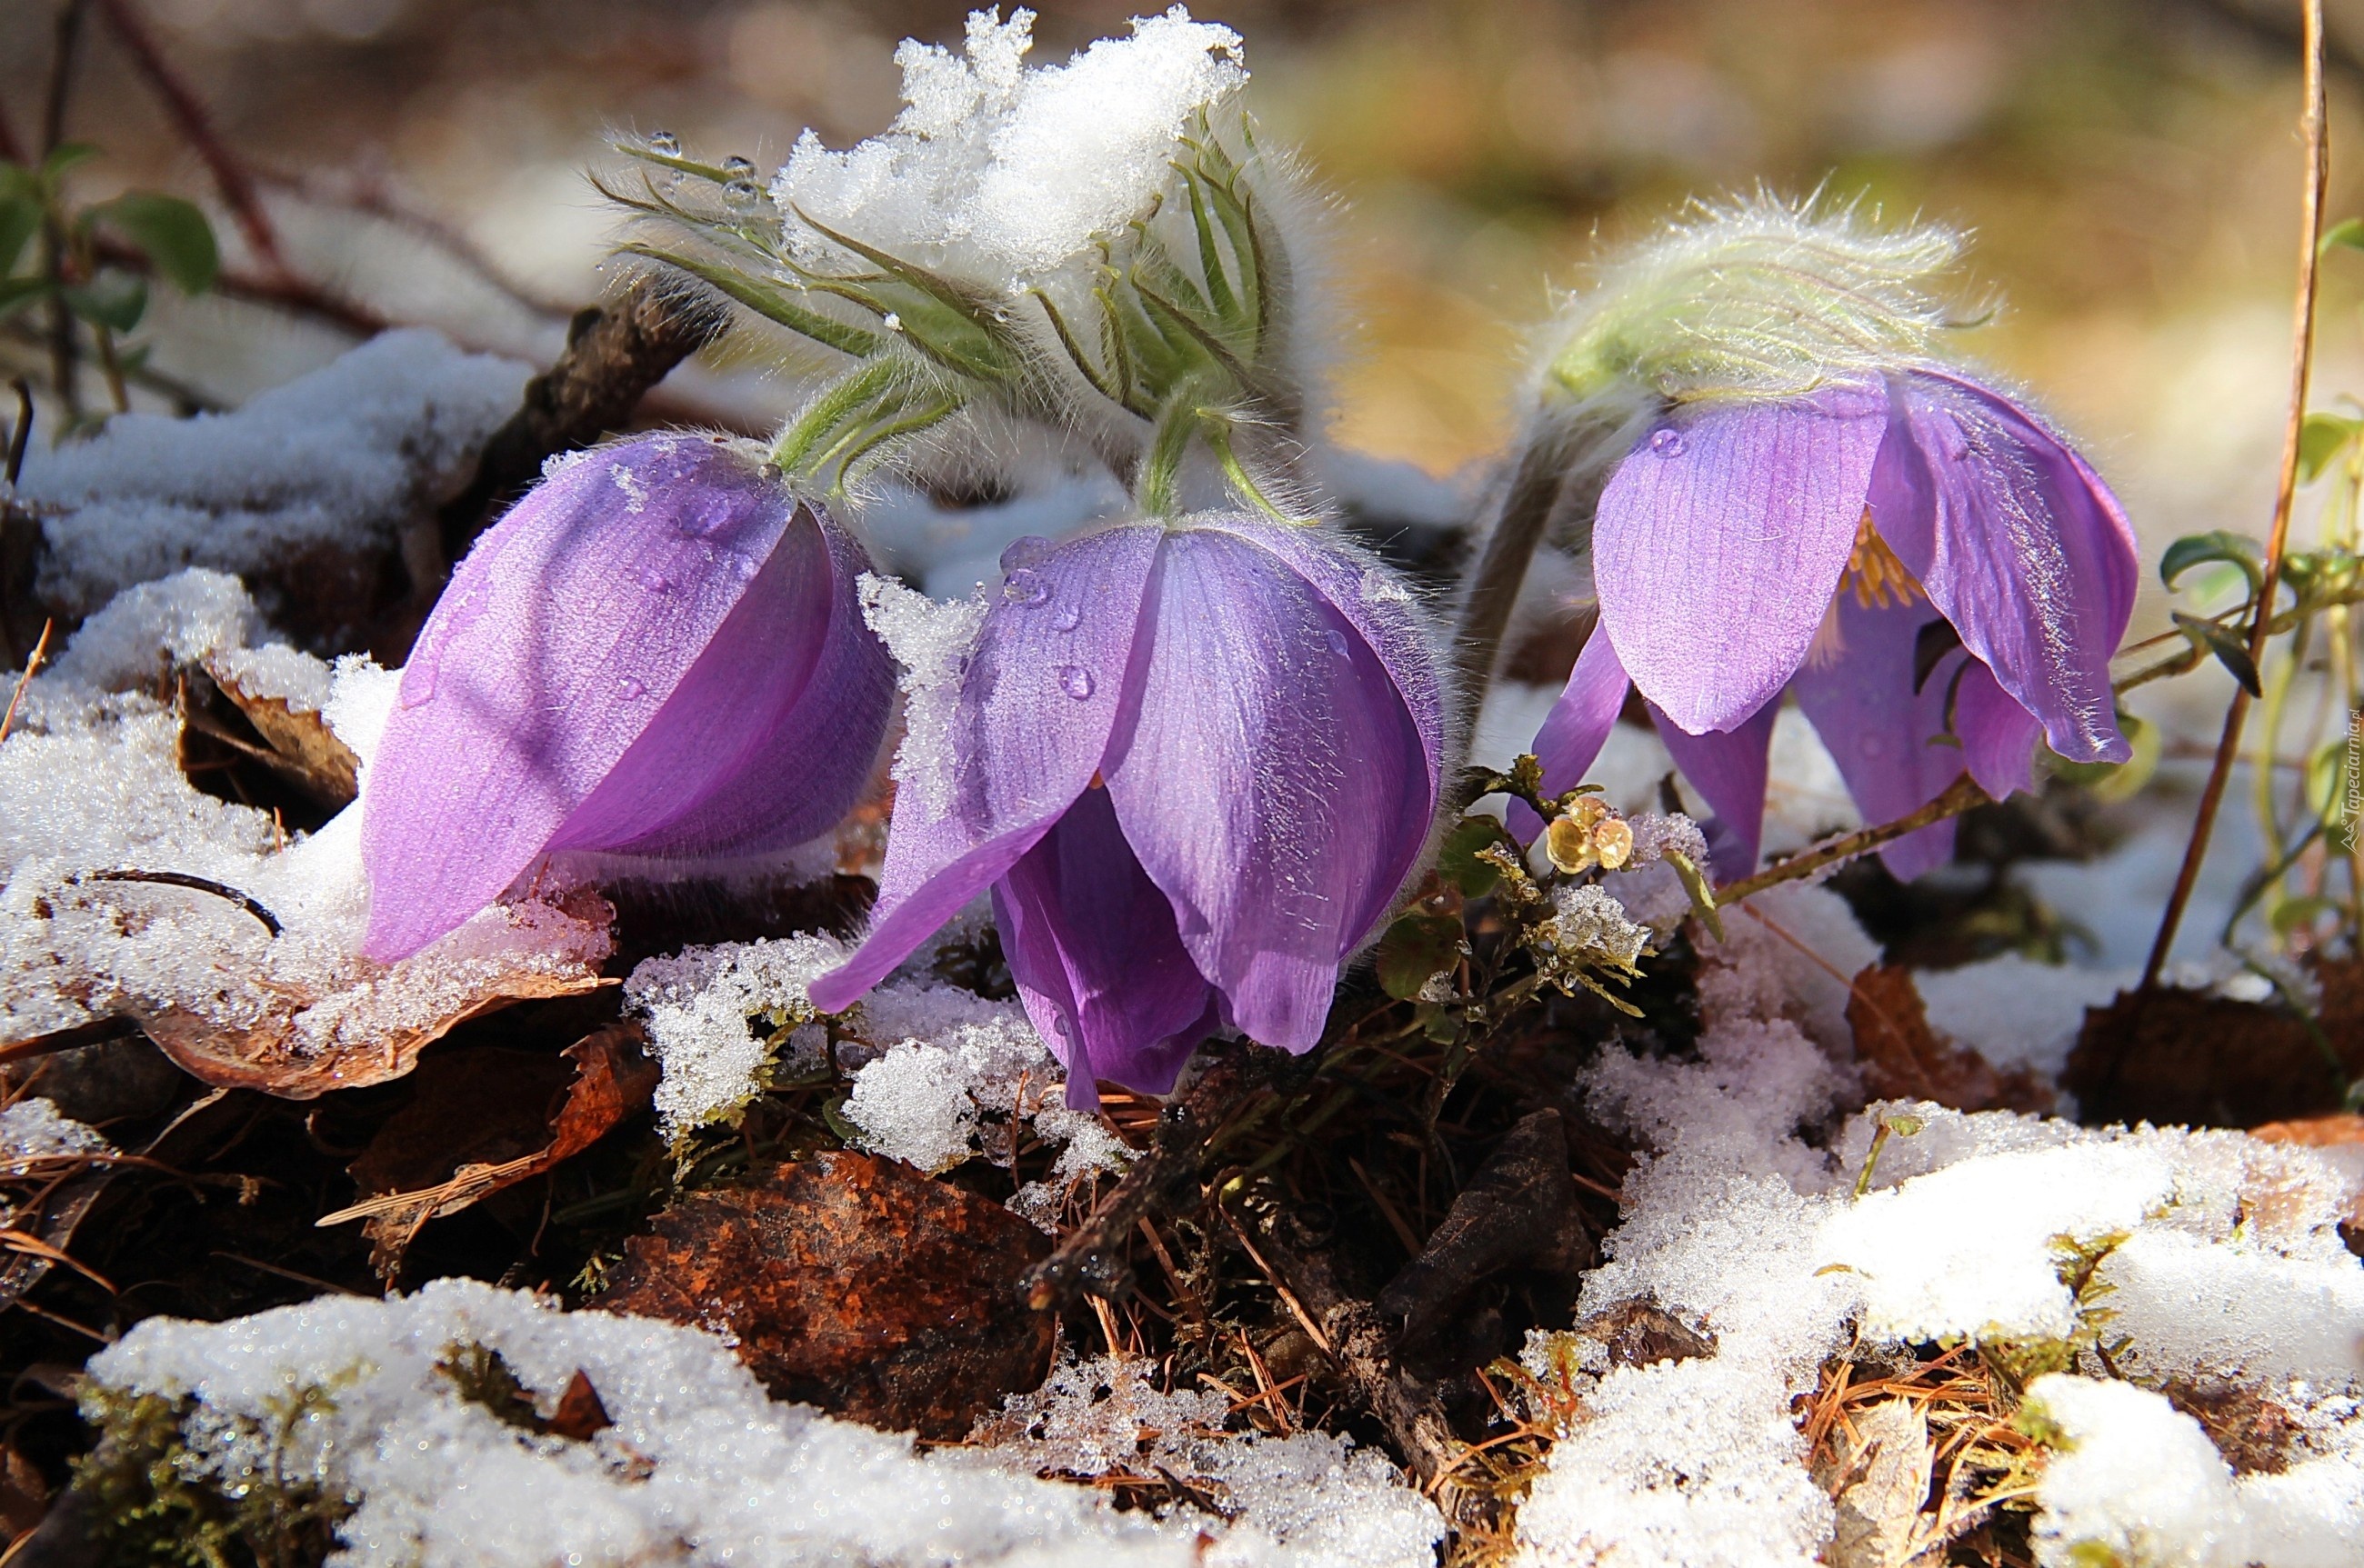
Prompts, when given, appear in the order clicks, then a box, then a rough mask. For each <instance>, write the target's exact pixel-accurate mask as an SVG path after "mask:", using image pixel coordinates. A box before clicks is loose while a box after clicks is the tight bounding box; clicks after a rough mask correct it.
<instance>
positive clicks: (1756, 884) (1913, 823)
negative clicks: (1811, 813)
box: [1715, 773, 1992, 908]
mask: <svg viewBox="0 0 2364 1568" xmlns="http://www.w3.org/2000/svg"><path fill="white" fill-rule="evenodd" d="M1991 799H1992V797H1991V796H1990V795H1988V794H1987V792H1986V791H1984V790H1982V789H1980V788H1979V786H1978V784H1976V783H1975V782H1974V781H1973V780H1972V779H1971V778H1970V775H1969V774H1968V773H1964V774H1963V775H1962V776H1961V777H1960V778H1957V779H1956V780H1955V781H1954V782H1953V784H1952V785H1951V786H1950V787H1948V788H1947V789H1946V793H1945V794H1943V795H1939V796H1938V797H1937V798H1936V799H1935V800H1933V801H1931V802H1930V803H1929V804H1928V805H1926V806H1923V807H1921V808H1920V809H1919V810H1918V811H1912V812H1907V813H1906V814H1905V815H1904V816H1902V817H1898V818H1896V820H1894V821H1893V822H1882V823H1880V824H1879V826H1878V827H1875V828H1862V829H1860V830H1858V831H1857V832H1853V833H1849V834H1847V835H1846V836H1845V838H1840V839H1833V840H1830V841H1829V842H1828V843H1825V844H1823V845H1822V846H1820V847H1819V848H1816V849H1812V850H1808V851H1805V852H1804V853H1803V854H1798V855H1792V856H1790V858H1789V859H1788V860H1786V861H1783V862H1781V863H1780V864H1779V865H1776V866H1768V867H1767V868H1766V869H1765V870H1763V871H1760V872H1758V873H1756V875H1755V876H1745V877H1742V878H1741V879H1740V880H1739V881H1738V882H1729V883H1726V884H1723V886H1722V887H1719V888H1717V889H1716V890H1715V902H1716V906H1717V907H1719V908H1723V907H1726V906H1730V905H1733V904H1736V903H1738V902H1739V901H1740V900H1741V899H1744V898H1746V897H1748V896H1749V895H1751V894H1756V893H1762V892H1764V891H1765V890H1766V889H1767V888H1768V887H1775V886H1779V884H1782V883H1785V882H1795V881H1797V880H1798V879H1799V878H1800V877H1801V876H1812V874H1813V873H1816V872H1818V871H1820V870H1822V869H1823V867H1824V866H1827V865H1836V864H1837V863H1838V862H1841V861H1851V860H1853V859H1855V857H1856V856H1857V855H1862V854H1868V853H1869V852H1870V851H1873V850H1876V849H1878V848H1879V847H1880V846H1881V845H1882V844H1886V843H1890V842H1892V841H1893V840H1898V839H1901V838H1902V837H1904V835H1906V834H1907V833H1917V832H1919V831H1920V830H1921V829H1922V828H1926V827H1929V826H1931V825H1932V824H1935V823H1938V822H1943V821H1945V820H1946V818H1947V817H1959V816H1960V815H1961V814H1962V813H1963V812H1965V811H1968V810H1970V809H1972V808H1973V807H1975V806H1985V805H1988V804H1990V801H1991Z"/></svg>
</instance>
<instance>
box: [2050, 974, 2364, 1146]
mask: <svg viewBox="0 0 2364 1568" xmlns="http://www.w3.org/2000/svg"><path fill="white" fill-rule="evenodd" d="M2315 974H2316V978H2317V979H2318V980H2320V981H2321V982H2322V984H2323V1010H2322V1012H2321V1014H2320V1016H2319V1018H2318V1022H2319V1025H2320V1027H2321V1029H2322V1030H2323V1035H2324V1038H2325V1040H2327V1041H2328V1042H2329V1043H2330V1045H2331V1047H2332V1050H2333V1051H2334V1052H2335V1053H2336V1054H2337V1055H2338V1057H2339V1058H2340V1062H2339V1064H2338V1065H2337V1066H2336V1067H2335V1066H2334V1064H2333V1063H2332V1062H2331V1061H2329V1060H2328V1059H2326V1057H2325V1054H2324V1050H2323V1045H2322V1044H2321V1043H2319V1042H2318V1041H2317V1040H2316V1039H2315V1037H2314V1033H2313V1032H2312V1031H2310V1030H2309V1029H2307V1027H2306V1024H2305V1021H2304V1020H2303V1019H2302V1018H2299V1017H2298V1016H2297V1015H2295V1014H2293V1013H2292V1012H2290V1011H2289V1010H2288V1009H2286V1008H2283V1007H2279V1006H2267V1005H2265V1004H2262V1003H2258V1002H2242V1001H2236V1000H2235V999H2233V998H2231V997H2229V996H2219V995H2214V994H2213V993H2210V992H2206V991H2192V990H2186V989H2183V988H2182V987H2180V986H2173V985H2162V986H2159V987H2158V988H2156V989H2154V990H2150V991H2127V992H2123V993H2121V994H2120V995H2118V996H2117V998H2116V999H2115V1000H2114V1001H2113V1002H2112V1003H2111V1004H2110V1005H2109V1006H2106V1007H2094V1008H2091V1009H2088V1010H2087V1012H2086V1014H2085V1027H2084V1029H2082V1031H2080V1034H2079V1035H2078V1039H2077V1048H2076V1050H2074V1051H2071V1052H2070V1053H2069V1066H2068V1070H2067V1071H2066V1072H2065V1073H2062V1074H2061V1084H2062V1086H2063V1087H2064V1088H2067V1089H2069V1090H2070V1091H2072V1092H2073V1093H2074V1094H2075V1095H2077V1098H2078V1102H2079V1104H2080V1106H2082V1107H2083V1110H2084V1114H2085V1117H2086V1119H2087V1120H2089V1121H2095V1122H2102V1121H2123V1122H2127V1123H2133V1122H2137V1121H2150V1122H2155V1123H2157V1124H2158V1125H2160V1126H2163V1127H2164V1126H2173V1125H2178V1124H2180V1125H2183V1126H2187V1127H2240V1128H2248V1127H2257V1126H2258V1125H2260V1124H2262V1123H2268V1122H2276V1121H2290V1120H2294V1119H2299V1118H2313V1117H2316V1116H2321V1115H2325V1114H2327V1113H2330V1112H2332V1111H2336V1110H2337V1109H2339V1108H2340V1097H2341V1094H2342V1092H2343V1088H2344V1085H2345V1084H2346V1082H2347V1081H2348V1080H2350V1079H2353V1078H2355V1077H2356V1076H2357V1075H2358V1073H2364V967H2359V965H2358V962H2354V961H2351V962H2346V963H2336V964H2322V965H2319V966H2317V968H2316V971H2315Z"/></svg>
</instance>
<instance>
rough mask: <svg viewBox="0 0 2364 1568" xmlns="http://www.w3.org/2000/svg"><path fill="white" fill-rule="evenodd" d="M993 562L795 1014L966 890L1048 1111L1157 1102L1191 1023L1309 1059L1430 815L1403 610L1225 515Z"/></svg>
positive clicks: (1335, 566) (1427, 673) (1429, 660)
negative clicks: (842, 951) (1109, 1100)
mask: <svg viewBox="0 0 2364 1568" xmlns="http://www.w3.org/2000/svg"><path fill="white" fill-rule="evenodd" d="M1003 565H1004V569H1005V572H1006V573H1007V575H1006V576H1005V579H1004V581H1003V584H1002V586H1001V590H1000V593H999V595H998V596H997V597H996V598H995V599H994V600H993V602H992V604H991V606H990V607H989V608H988V609H987V611H986V614H985V617H984V619H983V622H982V625H981V628H979V630H978V632H977V635H976V641H975V643H974V645H973V646H972V647H971V648H970V649H969V651H968V653H967V656H966V658H965V661H963V662H960V663H959V664H958V665H957V667H956V668H955V669H953V670H952V671H949V672H947V679H948V680H949V681H950V682H951V683H952V689H949V690H946V691H943V692H941V693H934V694H927V695H926V699H925V700H922V697H921V696H920V695H915V696H914V700H913V702H912V705H911V706H912V708H913V711H914V714H915V718H914V722H913V732H912V736H911V738H910V739H909V740H907V741H906V742H905V745H906V751H905V752H904V756H903V760H902V762H900V763H898V773H903V774H905V775H906V777H905V785H904V787H903V788H902V789H901V790H900V791H899V792H898V795H897V796H896V801H895V813H894V818H893V821H892V823H891V825H890V828H889V831H888V838H887V864H886V871H885V873H884V877H883V880H882V883H881V885H880V889H879V896H878V903H877V906H876V908H875V913H874V919H873V925H872V928H871V931H870V934H869V937H868V939H867V940H865V941H864V943H863V944H862V946H861V948H860V949H859V951H856V952H855V954H854V955H853V958H852V959H851V960H849V961H848V962H846V963H845V964H844V965H843V966H842V968H840V969H838V970H836V971H835V972H833V973H831V974H828V975H825V976H823V977H822V978H821V979H820V980H819V981H817V982H816V983H815V984H813V986H812V988H811V996H812V1000H813V1003H814V1005H815V1006H819V1007H821V1008H823V1009H828V1010H834V1009H837V1008H842V1007H844V1006H849V1005H850V1004H852V1003H853V1001H854V1000H855V999H856V998H857V997H859V996H860V995H862V994H863V993H864V992H865V991H867V990H868V989H869V988H870V987H871V986H873V985H875V984H877V983H878V981H879V980H880V979H881V978H883V977H884V976H885V975H886V974H887V972H888V971H889V970H891V969H892V968H894V966H895V965H896V964H897V963H898V962H901V961H902V960H903V959H904V958H905V957H906V956H907V955H908V954H909V953H910V951H912V950H913V949H914V948H916V947H917V946H918V945H919V944H920V942H921V941H922V940H925V939H926V938H927V937H928V936H929V934H930V933H931V932H933V931H934V930H935V929H937V928H938V927H939V926H941V925H942V924H943V923H944V922H945V921H946V920H947V919H949V918H951V917H953V915H954V914H956V913H957V912H958V911H959V910H960V909H961V908H962V907H963V906H965V905H966V904H967V903H968V902H969V901H970V900H971V899H973V898H975V897H976V895H978V894H979V893H981V892H984V891H986V890H987V889H988V888H990V889H991V891H992V897H993V908H994V915H995V919H996V923H997V925H998V928H999V930H1000V933H1001V941H1002V951H1003V952H1004V953H1005V954H1006V955H1007V957H1008V959H1009V968H1010V973H1011V975H1012V976H1013V977H1014V978H1015V980H1016V981H1017V984H1018V989H1019V995H1020V997H1021V999H1022V1000H1023V1002H1024V1004H1025V1006H1026V1009H1027V1013H1028V1015H1029V1017H1030V1018H1032V1020H1033V1022H1034V1024H1035V1027H1036V1028H1037V1029H1039V1030H1040V1031H1041V1033H1042V1035H1043V1039H1044V1040H1046V1041H1048V1042H1049V1044H1050V1045H1051V1047H1052V1049H1053V1050H1054V1051H1055V1052H1056V1053H1057V1054H1058V1056H1059V1058H1060V1060H1061V1061H1062V1062H1065V1064H1066V1067H1067V1097H1068V1101H1069V1103H1070V1104H1074V1105H1082V1106H1088V1105H1093V1104H1097V1103H1098V1095H1097V1092H1096V1090H1095V1088H1094V1080H1095V1079H1109V1080H1112V1081H1114V1082H1116V1083H1119V1084H1124V1085H1125V1086H1126V1087H1128V1088H1132V1089H1135V1090H1139V1091H1142V1092H1144V1093H1152V1094H1162V1093H1165V1092H1166V1091H1168V1090H1170V1089H1171V1088H1172V1087H1173V1085H1174V1082H1175V1078H1176V1074H1177V1073H1180V1071H1181V1068H1182V1065H1183V1063H1184V1062H1185V1061H1186V1060H1188V1056H1189V1054H1190V1051H1191V1049H1192V1048H1193V1047H1194V1046H1195V1045H1197V1044H1198V1043H1199V1041H1200V1040H1203V1039H1205V1038H1206V1037H1207V1036H1208V1035H1209V1034H1210V1033H1211V1032H1213V1031H1214V1030H1215V1029H1218V1028H1221V1027H1231V1028H1236V1029H1240V1030H1242V1031H1243V1032H1244V1033H1246V1034H1247V1035H1248V1036H1249V1037H1250V1038H1252V1039H1254V1040H1258V1041H1260V1042H1262V1043H1264V1044H1266V1045H1270V1046H1277V1047H1279V1048H1281V1049H1283V1050H1286V1051H1292V1052H1303V1051H1310V1050H1311V1049H1312V1048H1313V1046H1314V1045H1315V1044H1317V1043H1318V1042H1319V1041H1320V1040H1321V1030H1322V1026H1323V1024H1324V1022H1325V1021H1326V1019H1327V1018H1328V1016H1329V1011H1330V1001H1331V996H1332V994H1333V991H1334V990H1335V989H1336V986H1337V981H1338V973H1339V971H1340V969H1341V968H1342V967H1343V966H1344V964H1345V962H1347V961H1348V959H1349V958H1350V957H1351V956H1352V955H1353V954H1354V952H1355V950H1356V949H1357V948H1359V947H1360V946H1361V945H1362V944H1363V943H1364V942H1365V941H1366V940H1368V939H1369V938H1370V937H1371V936H1372V935H1373V934H1374V933H1375V932H1376V931H1377V929H1378V928H1379V926H1380V924H1381V923H1382V922H1383V921H1384V920H1385V919H1386V918H1387V917H1388V912H1389V911H1390V909H1391V908H1392V906H1394V905H1395V903H1396V901H1397V899H1398V898H1399V895H1400V894H1401V893H1402V891H1403V889H1404V886H1405V884H1406V883H1407V881H1408V880H1409V879H1410V878H1411V875H1412V873H1414V871H1415V870H1416V869H1417V867H1418V864H1419V862H1420V861H1421V859H1422V853H1423V851H1424V850H1425V849H1426V847H1427V844H1428V840H1429V836H1430V830H1431V828H1432V826H1433V823H1434V821H1435V818H1436V815H1437V809H1438V802H1439V798H1440V792H1441V789H1442V785H1443V778H1444V773H1443V759H1444V753H1445V749H1446V745H1447V732H1448V720H1447V717H1446V709H1445V704H1444V688H1443V685H1442V673H1443V668H1444V666H1443V664H1442V662H1441V661H1440V658H1439V656H1438V652H1437V651H1436V648H1435V646H1434V645H1433V641H1432V639H1431V634H1430V631H1429V627H1428V623H1427V621H1426V619H1425V617H1424V616H1423V614H1422V610H1421V609H1420V607H1419V606H1418V605H1416V604H1415V602H1414V601H1413V599H1412V596H1411V594H1410V592H1409V591H1408V590H1406V589H1405V588H1404V587H1403V585H1402V584H1400V583H1399V581H1398V579H1396V578H1395V577H1394V576H1393V575H1391V574H1390V573H1388V572H1387V570H1386V569H1385V568H1383V567H1381V566H1379V565H1377V563H1375V562H1371V561H1369V560H1367V559H1366V558H1365V557H1363V556H1361V555H1359V554H1356V553H1355V552H1353V551H1352V550H1350V549H1349V548H1348V547H1347V546H1345V545H1344V544H1342V543H1340V542H1338V541H1337V540H1335V539H1333V538H1331V537H1330V536H1328V535H1326V534H1325V533H1322V532H1321V531H1319V530H1316V529H1312V528H1295V527H1289V526H1287V525H1281V524H1275V523H1270V522H1266V521H1263V520H1261V519H1258V518H1254V517H1244V516H1232V515H1221V516H1201V517H1189V518H1184V519H1181V520H1179V521H1175V522H1138V523H1126V524H1121V525H1118V526H1116V527H1113V528H1106V529H1104V530H1102V531H1099V532H1097V533H1092V534H1088V535H1086V536H1084V537H1082V538H1078V539H1071V540H1069V541H1067V542H1065V543H1063V544H1060V545H1057V546H1055V547H1054V546H1051V545H1050V544H1048V543H1047V542H1045V541H1043V540H1040V539H1031V540H1021V541H1020V543H1019V544H1018V545H1014V546H1012V547H1011V550H1010V553H1009V554H1007V555H1005V556H1004V557H1003ZM931 711H932V712H935V713H937V714H939V715H940V716H941V721H940V722H938V723H936V724H934V725H933V726H932V728H934V729H935V731H936V732H934V733H931V732H930V729H931V726H930V725H927V724H923V723H922V722H921V719H920V717H918V716H920V715H922V714H925V713H928V712H931ZM914 764H917V766H916V768H915V767H914Z"/></svg>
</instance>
